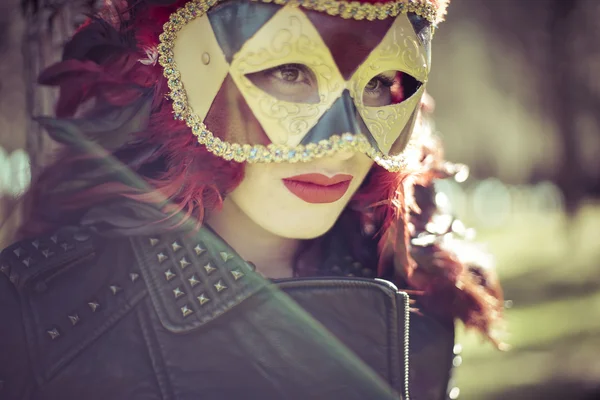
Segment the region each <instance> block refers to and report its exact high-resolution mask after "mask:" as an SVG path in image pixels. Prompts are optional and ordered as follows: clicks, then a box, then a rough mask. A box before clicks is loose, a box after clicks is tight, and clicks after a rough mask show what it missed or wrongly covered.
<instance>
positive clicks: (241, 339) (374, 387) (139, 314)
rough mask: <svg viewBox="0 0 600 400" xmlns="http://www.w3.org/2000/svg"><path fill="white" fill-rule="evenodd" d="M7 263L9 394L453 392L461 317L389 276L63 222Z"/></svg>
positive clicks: (2, 332)
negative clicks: (335, 271) (328, 274)
mask: <svg viewBox="0 0 600 400" xmlns="http://www.w3.org/2000/svg"><path fill="white" fill-rule="evenodd" d="M0 269H1V271H2V272H3V274H0V381H1V383H0V399H3V400H12V399H35V400H42V399H61V400H65V399H78V400H79V399H81V400H84V399H85V400H94V399H112V400H120V399H123V400H125V399H126V400H134V399H135V400H137V399H144V400H146V399H147V400H150V399H177V400H180V399H202V400H212V399H323V400H334V399H345V400H349V399H398V398H404V399H407V398H409V394H410V398H411V399H415V400H441V399H444V398H446V389H447V385H448V379H449V374H450V369H451V364H452V348H453V340H454V332H453V323H452V322H451V321H446V322H441V321H438V320H435V319H433V318H430V317H428V316H423V315H418V314H415V313H410V314H409V308H408V296H407V295H406V293H403V292H399V291H398V290H397V289H396V288H395V287H394V285H392V284H390V283H388V282H386V281H381V280H377V279H375V280H374V279H362V278H344V277H341V278H340V277H337V278H333V277H332V278H308V279H288V280H281V281H276V282H271V281H267V280H265V279H263V278H262V277H260V276H259V275H258V274H256V273H254V272H253V271H252V269H251V267H250V265H249V264H248V263H246V262H245V261H244V260H242V259H241V258H240V257H238V256H237V255H236V254H235V253H234V252H233V250H232V249H231V248H229V247H228V246H227V245H226V244H225V243H223V242H222V241H221V240H220V239H218V238H216V237H215V236H214V235H212V234H211V233H210V232H208V231H205V230H202V231H201V232H200V233H199V234H198V235H195V236H193V237H192V236H191V235H188V234H184V235H180V236H176V235H175V234H173V235H161V236H157V237H134V238H119V239H109V238H105V237H102V236H99V235H91V234H88V233H84V232H83V231H81V230H71V229H63V230H61V231H59V232H58V233H56V234H54V235H52V236H48V237H43V238H38V239H35V240H28V241H23V242H20V243H17V244H15V245H12V246H11V247H9V248H7V249H6V250H4V251H3V252H2V255H1V256H0ZM409 315H410V318H409ZM407 383H408V387H407Z"/></svg>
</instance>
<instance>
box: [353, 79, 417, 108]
mask: <svg viewBox="0 0 600 400" xmlns="http://www.w3.org/2000/svg"><path fill="white" fill-rule="evenodd" d="M421 85H422V83H421V82H419V81H418V80H416V79H415V78H414V77H412V76H411V75H409V74H407V73H405V72H400V71H385V72H382V73H381V74H378V75H376V76H374V77H373V78H372V79H371V80H370V81H369V82H368V83H367V85H366V86H365V89H364V91H363V104H364V105H365V106H367V107H384V106H389V105H392V104H398V103H402V102H403V101H404V100H406V99H408V98H409V97H410V96H412V95H413V94H415V92H416V91H417V90H419V88H420V87H421Z"/></svg>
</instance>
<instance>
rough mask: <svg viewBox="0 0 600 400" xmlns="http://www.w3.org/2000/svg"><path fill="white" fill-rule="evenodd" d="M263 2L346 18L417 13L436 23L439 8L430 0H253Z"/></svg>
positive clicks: (385, 16)
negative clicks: (367, 0) (377, 0)
mask: <svg viewBox="0 0 600 400" xmlns="http://www.w3.org/2000/svg"><path fill="white" fill-rule="evenodd" d="M252 1H257V2H261V3H274V4H279V5H287V4H292V5H297V6H300V7H302V8H306V9H307V10H314V11H319V12H324V13H327V14H329V15H332V16H340V17H342V18H344V19H356V20H362V19H367V20H369V21H373V20H375V19H386V18H390V17H396V16H398V15H400V14H405V13H409V12H412V13H415V14H417V15H418V16H420V17H423V18H425V19H426V20H428V21H429V22H431V23H432V24H435V21H436V18H437V8H436V7H435V6H434V5H433V4H431V3H430V2H429V1H428V0H396V1H389V2H386V3H374V4H371V3H360V2H358V1H352V2H348V1H338V0H252Z"/></svg>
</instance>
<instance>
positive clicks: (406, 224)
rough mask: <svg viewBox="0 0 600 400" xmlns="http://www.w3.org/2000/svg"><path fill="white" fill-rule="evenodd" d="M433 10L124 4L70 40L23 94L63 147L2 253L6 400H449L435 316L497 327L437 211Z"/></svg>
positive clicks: (489, 300)
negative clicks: (431, 107)
mask: <svg viewBox="0 0 600 400" xmlns="http://www.w3.org/2000/svg"><path fill="white" fill-rule="evenodd" d="M445 7H446V3H445V2H444V1H441V0H420V1H408V0H398V1H394V2H388V3H384V2H375V3H374V4H371V3H369V2H360V3H345V2H338V1H320V0H314V1H302V2H300V1H298V2H291V1H286V0H279V1H275V2H274V3H271V2H269V1H263V0H260V1H249V0H231V1H217V0H192V1H184V0H181V1H172V0H171V1H169V0H163V1H159V0H154V1H149V0H148V1H129V2H125V1H124V2H122V3H116V2H112V4H111V5H109V6H107V8H106V10H105V11H104V12H103V13H102V14H101V15H100V16H99V17H98V18H93V19H91V20H90V21H89V22H88V23H87V24H86V25H85V26H83V27H82V28H81V29H80V30H79V32H78V33H77V34H76V35H75V37H74V38H73V39H72V40H71V41H70V42H69V43H68V44H67V45H66V47H65V51H64V57H63V62H61V63H59V64H58V65H55V66H53V67H51V68H49V69H48V70H47V71H45V72H44V73H43V74H42V76H41V77H40V81H41V83H43V84H49V85H57V86H59V87H60V98H59V101H58V104H57V118H56V119H50V118H42V119H40V122H41V123H42V124H43V125H44V126H45V127H46V129H47V130H48V131H49V132H50V134H51V135H52V137H53V138H54V139H56V140H57V141H59V142H61V143H63V144H65V146H64V148H63V149H62V150H61V152H60V153H59V156H58V157H57V160H56V163H55V164H53V165H51V166H50V167H48V168H47V169H46V171H45V172H44V173H43V174H42V176H41V177H40V178H39V179H38V180H37V181H36V182H35V183H34V184H33V185H32V188H31V190H30V191H29V193H28V194H27V195H26V196H25V198H24V203H23V204H24V208H25V211H26V212H25V223H24V224H23V227H22V229H21V231H20V236H21V238H22V240H20V241H19V242H17V243H16V244H14V245H12V246H10V247H9V248H7V249H6V250H5V251H4V252H3V253H2V259H1V262H2V264H1V268H2V271H3V272H4V274H5V275H6V276H5V277H2V280H1V281H0V282H1V284H2V288H1V289H0V296H2V298H1V304H3V308H2V319H3V321H4V322H5V323H4V324H3V325H4V328H3V329H2V330H1V336H0V339H1V340H0V346H1V347H0V351H1V354H3V355H6V356H5V357H3V360H5V361H3V362H2V364H1V366H0V379H2V380H4V388H3V391H4V392H5V393H3V395H5V396H8V397H7V398H10V399H13V398H14V399H21V398H24V399H54V398H69V399H71V398H73V399H100V398H102V399H104V398H110V399H154V398H157V399H158V398H161V399H187V398H202V399H237V398H268V399H271V398H272V399H283V398H285V399H288V398H290V399H342V398H343V399H386V398H398V397H399V396H400V397H402V398H404V399H408V398H409V397H410V396H412V397H413V398H415V399H442V398H444V397H445V395H446V388H447V385H448V380H449V375H450V367H451V363H452V347H453V327H454V324H453V320H454V318H460V319H462V320H463V321H464V322H465V324H467V325H468V326H473V327H476V328H478V329H480V330H481V331H482V332H483V333H484V334H486V335H488V336H489V335H490V329H491V324H492V323H493V322H494V320H496V319H498V318H499V317H500V314H501V294H500V291H499V288H498V287H497V284H496V282H495V281H494V280H493V276H490V274H489V271H487V270H486V269H485V268H483V267H482V266H481V265H477V263H476V262H464V263H463V262H461V261H460V254H458V253H457V252H453V251H452V250H451V249H449V248H448V247H449V246H452V245H456V244H459V242H458V241H457V240H454V239H452V227H454V228H456V227H457V226H458V224H451V223H450V222H451V220H450V221H447V222H443V221H446V220H447V219H446V218H443V217H442V216H441V211H440V210H437V209H436V206H435V202H434V201H433V198H434V191H433V183H432V181H433V179H435V178H440V177H447V176H451V175H452V173H453V171H452V167H451V166H449V165H447V164H445V163H443V162H442V160H441V153H440V150H439V145H438V144H437V142H436V141H435V139H434V138H432V137H431V136H430V135H428V127H427V125H426V123H425V121H423V120H422V116H421V111H422V110H425V109H426V108H427V106H426V105H425V104H423V102H422V98H423V95H424V90H425V83H426V81H427V76H428V74H429V66H430V41H431V37H432V35H433V31H434V29H435V24H437V23H438V22H439V21H440V20H441V18H442V16H443V15H444V12H445ZM173 117H174V118H173ZM413 130H415V131H416V133H415V135H414V139H413V140H412V141H411V144H410V145H409V146H408V150H405V149H406V148H407V145H408V143H409V139H410V136H411V133H412V132H413ZM441 221H442V222H441ZM460 249H463V247H460ZM469 254H472V253H469ZM374 278H378V279H374ZM392 282H393V283H392ZM394 284H396V285H398V286H399V287H401V288H403V289H405V290H403V291H398V290H397V289H396V287H395V286H394ZM409 294H410V296H409ZM409 306H410V307H411V308H412V310H413V312H411V313H409Z"/></svg>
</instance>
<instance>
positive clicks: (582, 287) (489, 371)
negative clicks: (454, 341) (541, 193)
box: [455, 204, 600, 400]
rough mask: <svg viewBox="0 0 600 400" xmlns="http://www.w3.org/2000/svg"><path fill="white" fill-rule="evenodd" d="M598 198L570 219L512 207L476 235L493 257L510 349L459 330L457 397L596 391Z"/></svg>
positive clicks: (566, 395) (583, 395)
mask: <svg viewBox="0 0 600 400" xmlns="http://www.w3.org/2000/svg"><path fill="white" fill-rule="evenodd" d="M598 227H600V205H594V204H588V205H586V206H584V207H583V208H582V209H581V210H580V212H579V213H578V214H577V215H575V216H574V217H573V218H572V219H568V218H566V217H565V216H564V215H563V214H560V213H517V214H514V215H512V216H511V217H510V219H509V220H508V221H507V222H506V224H505V225H504V226H502V227H500V228H498V229H480V230H479V233H480V234H479V240H480V241H482V242H485V243H487V244H488V247H489V250H490V251H491V252H492V253H493V254H494V255H495V256H496V259H497V267H498V273H499V275H500V278H501V280H502V282H503V284H504V290H505V293H506V298H507V299H510V300H512V304H513V307H512V308H510V309H508V310H507V321H508V323H509V336H508V337H507V338H506V340H507V341H508V343H510V345H511V346H512V349H511V350H510V351H508V352H499V351H497V350H495V349H494V348H493V347H492V346H491V345H490V344H487V343H482V341H481V339H480V338H479V337H478V336H477V335H475V334H474V333H472V332H464V331H461V332H459V335H458V341H459V342H460V343H461V344H462V345H463V353H462V358H463V363H462V365H461V366H460V367H459V368H457V369H456V375H455V376H456V380H457V385H458V386H459V387H460V389H461V398H466V399H475V400H478V399H485V400H487V399H505V398H510V399H512V400H515V399H538V398H539V399H568V400H579V399H588V398H589V399H592V398H594V397H593V396H594V394H598V393H600V391H598V392H595V390H598V389H600V384H599V383H600V357H598V355H600V268H599V267H600V239H599V232H598Z"/></svg>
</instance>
